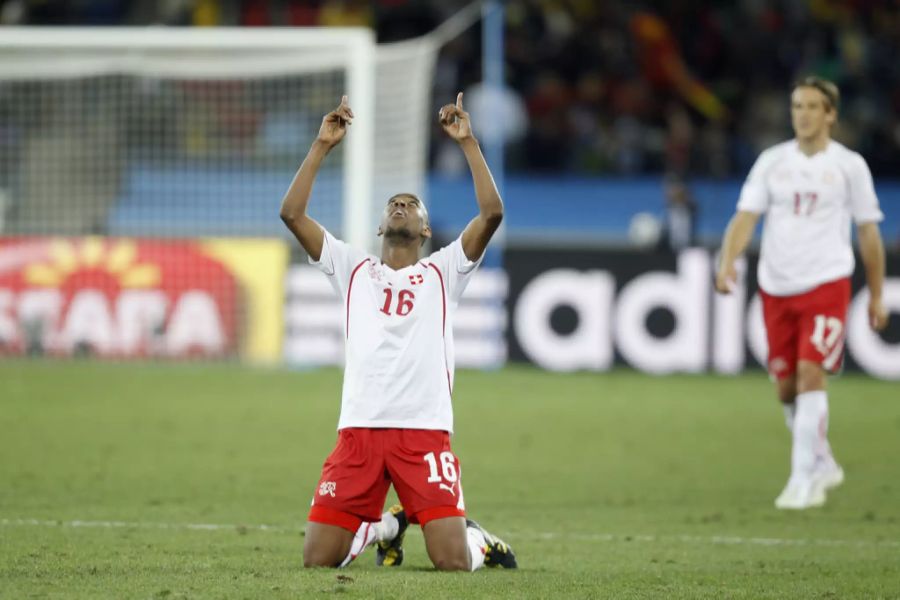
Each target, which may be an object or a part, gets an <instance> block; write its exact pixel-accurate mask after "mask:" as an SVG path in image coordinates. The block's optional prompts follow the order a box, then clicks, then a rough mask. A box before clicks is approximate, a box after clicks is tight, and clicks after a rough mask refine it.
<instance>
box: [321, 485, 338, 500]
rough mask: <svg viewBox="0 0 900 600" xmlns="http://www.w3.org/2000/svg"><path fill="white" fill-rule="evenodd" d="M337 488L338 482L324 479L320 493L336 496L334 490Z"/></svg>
mask: <svg viewBox="0 0 900 600" xmlns="http://www.w3.org/2000/svg"><path fill="white" fill-rule="evenodd" d="M335 489H337V484H336V483H335V482H333V481H323V482H322V483H321V484H320V485H319V495H320V496H326V495H328V496H331V497H332V498H334V490H335Z"/></svg>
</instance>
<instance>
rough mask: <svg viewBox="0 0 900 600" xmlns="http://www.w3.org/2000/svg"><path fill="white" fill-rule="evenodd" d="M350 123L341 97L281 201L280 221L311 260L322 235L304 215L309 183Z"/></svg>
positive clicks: (317, 252)
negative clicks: (339, 102)
mask: <svg viewBox="0 0 900 600" xmlns="http://www.w3.org/2000/svg"><path fill="white" fill-rule="evenodd" d="M352 121H353V111H351V110H350V107H349V106H348V105H347V96H344V97H342V98H341V104H340V106H338V107H337V108H336V109H334V110H333V111H331V112H330V113H328V114H327V115H325V117H324V118H323V119H322V125H321V127H319V135H318V136H316V139H315V141H314V142H313V143H312V146H311V147H310V149H309V152H308V153H307V154H306V158H305V159H303V164H301V165H300V169H299V170H298V171H297V174H296V175H294V180H293V181H292V182H291V186H290V187H289V188H288V191H287V192H286V193H285V195H284V199H283V200H282V201H281V220H282V221H284V224H285V225H287V227H288V229H290V230H291V233H293V234H294V236H295V237H296V238H297V240H298V241H299V242H300V245H301V246H303V248H304V249H305V250H306V252H307V253H308V254H309V255H310V257H312V259H313V260H319V257H320V256H322V244H323V243H324V240H325V234H324V232H323V231H322V226H321V225H319V224H318V223H316V222H315V221H314V220H313V219H311V218H309V216H308V215H307V214H306V207H307V205H309V196H310V194H311V193H312V186H313V182H314V181H315V180H316V174H317V173H318V172H319V166H320V165H321V164H322V161H323V160H325V156H326V155H327V154H328V153H329V152H330V151H331V149H332V148H334V147H335V146H337V145H338V144H339V143H340V142H341V140H342V139H344V135H345V134H346V133H347V126H348V125H350V123H351V122H352Z"/></svg>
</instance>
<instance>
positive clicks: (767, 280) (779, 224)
mask: <svg viewBox="0 0 900 600" xmlns="http://www.w3.org/2000/svg"><path fill="white" fill-rule="evenodd" d="M737 208H738V210H742V211H748V212H753V213H757V214H761V213H765V223H764V225H763V233H762V248H761V249H760V257H759V267H758V271H757V277H758V279H759V286H760V287H761V288H762V289H763V290H765V291H766V292H767V293H769V294H771V295H773V296H792V295H795V294H800V293H803V292H806V291H809V290H811V289H813V288H815V287H817V286H819V285H821V284H823V283H827V282H829V281H834V280H835V279H840V278H842V277H847V276H849V275H850V274H852V273H853V267H854V259H853V247H852V244H851V219H852V221H855V222H856V223H867V222H878V221H881V220H882V219H883V218H884V215H883V214H882V213H881V210H880V209H879V207H878V198H877V197H876V196H875V188H874V186H873V184H872V174H871V173H870V172H869V167H868V165H867V164H866V161H865V160H864V159H863V157H862V156H860V155H859V154H858V153H856V152H853V151H852V150H850V149H848V148H847V147H846V146H843V145H842V144H839V143H838V142H835V141H831V142H829V143H828V146H827V147H826V148H825V150H823V151H822V152H818V153H816V154H814V155H813V156H807V155H805V154H803V152H801V151H800V148H799V146H798V144H797V141H796V140H791V141H788V142H783V143H781V144H777V145H775V146H772V147H771V148H769V149H768V150H766V151H764V152H763V153H762V154H760V155H759V158H758V159H757V160H756V164H754V165H753V169H752V170H751V171H750V174H749V175H748V176H747V181H746V182H745V183H744V186H743V188H742V189H741V197H740V200H738V205H737Z"/></svg>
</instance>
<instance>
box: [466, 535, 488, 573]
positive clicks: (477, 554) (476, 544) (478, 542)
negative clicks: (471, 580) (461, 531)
mask: <svg viewBox="0 0 900 600" xmlns="http://www.w3.org/2000/svg"><path fill="white" fill-rule="evenodd" d="M466 543H467V544H468V546H469V558H471V559H472V568H471V570H472V571H477V570H478V569H480V568H481V567H483V566H484V553H485V550H487V543H485V541H484V534H482V533H481V531H479V530H478V528H477V527H466Z"/></svg>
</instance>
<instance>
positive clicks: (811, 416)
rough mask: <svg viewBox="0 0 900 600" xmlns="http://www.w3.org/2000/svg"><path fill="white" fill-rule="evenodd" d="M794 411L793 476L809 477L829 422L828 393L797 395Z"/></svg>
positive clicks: (818, 391)
mask: <svg viewBox="0 0 900 600" xmlns="http://www.w3.org/2000/svg"><path fill="white" fill-rule="evenodd" d="M796 405H797V410H796V412H795V413H794V430H793V447H792V449H791V477H792V478H794V477H807V476H809V474H810V473H811V472H812V470H813V468H814V467H815V464H816V453H817V451H819V450H820V449H821V446H822V442H821V441H822V440H823V439H824V438H825V429H826V428H827V424H828V395H827V394H826V393H825V390H816V391H814V392H803V393H802V394H798V395H797V401H796Z"/></svg>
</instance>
